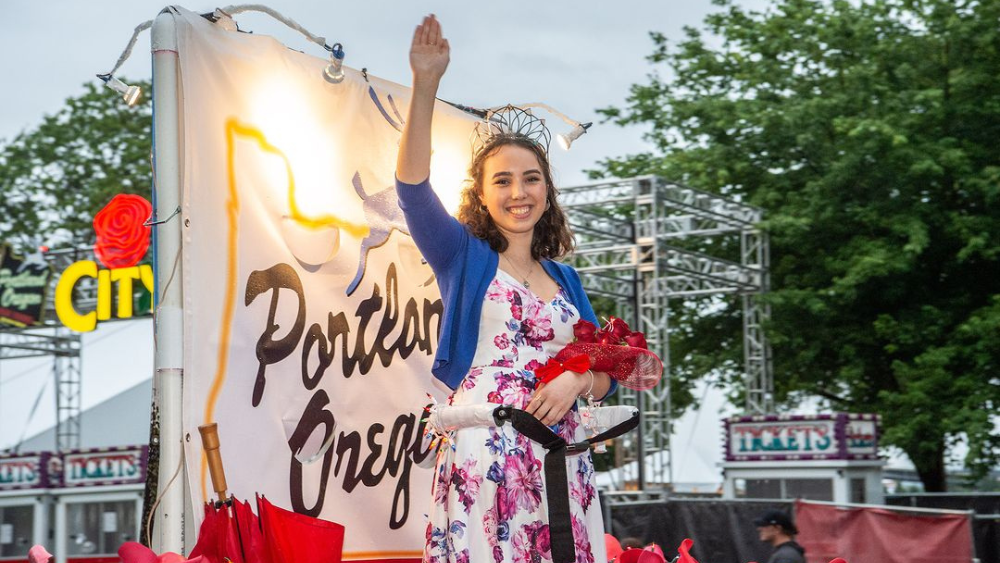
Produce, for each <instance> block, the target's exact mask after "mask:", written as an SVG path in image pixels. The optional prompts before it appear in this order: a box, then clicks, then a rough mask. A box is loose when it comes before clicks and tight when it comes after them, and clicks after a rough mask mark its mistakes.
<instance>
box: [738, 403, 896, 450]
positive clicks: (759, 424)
mask: <svg viewBox="0 0 1000 563" xmlns="http://www.w3.org/2000/svg"><path fill="white" fill-rule="evenodd" d="M724 424H725V433H726V434H725V435H726V460H727V461H765V460H785V461H796V460H814V459H876V458H877V457H878V417H877V416H876V415H870V414H853V413H836V414H819V415H784V416H782V415H771V416H750V417H733V418H730V419H727V420H726V421H725V423H724Z"/></svg>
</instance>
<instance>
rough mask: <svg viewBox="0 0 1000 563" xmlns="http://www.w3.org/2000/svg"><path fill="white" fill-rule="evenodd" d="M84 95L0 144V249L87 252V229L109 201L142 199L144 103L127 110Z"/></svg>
mask: <svg viewBox="0 0 1000 563" xmlns="http://www.w3.org/2000/svg"><path fill="white" fill-rule="evenodd" d="M136 85H138V86H141V87H142V89H143V92H144V93H149V92H150V91H151V90H150V85H149V83H137V84H136ZM85 90H86V91H85V93H84V94H82V95H80V96H77V97H72V98H69V99H68V100H66V106H65V107H64V108H63V109H61V110H60V111H59V112H58V113H56V114H55V115H50V116H45V117H44V118H43V120H42V123H41V124H40V125H38V127H36V128H34V129H30V130H27V131H25V132H22V133H21V134H19V135H17V136H16V137H14V139H13V140H11V141H10V142H0V193H3V198H0V241H9V242H11V243H12V244H14V246H15V247H16V248H17V249H18V250H21V251H24V250H33V249H34V248H35V247H37V246H38V245H40V244H46V245H48V246H51V247H56V246H75V245H89V244H93V242H94V232H93V229H92V227H91V221H92V220H93V217H94V215H95V214H96V213H97V212H98V211H100V210H101V208H102V207H104V205H105V204H107V202H108V201H109V200H110V199H111V198H112V197H113V196H114V195H115V194H119V193H136V194H140V195H142V196H144V197H147V198H148V197H150V189H151V182H152V174H151V166H150V154H151V153H150V150H151V139H152V137H151V133H150V131H151V128H152V107H151V103H150V97H149V96H148V95H144V96H143V99H142V100H141V101H140V102H139V104H137V105H136V106H133V107H128V106H126V105H125V104H124V103H123V102H122V100H121V97H120V96H117V95H115V94H114V93H113V92H111V91H110V90H108V89H106V88H104V87H100V88H99V87H98V86H96V85H95V84H94V83H89V84H86V85H85Z"/></svg>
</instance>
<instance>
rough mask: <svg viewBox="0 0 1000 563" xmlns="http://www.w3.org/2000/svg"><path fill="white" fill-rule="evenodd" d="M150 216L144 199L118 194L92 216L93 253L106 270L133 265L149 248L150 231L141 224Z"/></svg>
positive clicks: (151, 212)
mask: <svg viewBox="0 0 1000 563" xmlns="http://www.w3.org/2000/svg"><path fill="white" fill-rule="evenodd" d="M152 214H153V206H152V205H150V203H149V202H148V201H146V199H145V198H143V197H142V196H138V195H132V194H118V195H116V196H115V197H113V198H111V201H109V202H108V204H107V205H106V206H104V209H102V210H100V211H99V212H98V213H97V215H95V216H94V232H96V233H97V243H95V244H94V254H96V255H97V259H98V260H100V261H101V263H102V264H104V265H105V266H107V267H108V268H111V269H114V268H128V267H130V266H135V265H136V264H138V263H139V261H140V260H142V257H143V256H145V255H146V250H148V249H149V234H150V232H151V229H150V228H149V227H147V226H145V225H144V224H143V223H145V222H146V219H148V218H149V216H150V215H152Z"/></svg>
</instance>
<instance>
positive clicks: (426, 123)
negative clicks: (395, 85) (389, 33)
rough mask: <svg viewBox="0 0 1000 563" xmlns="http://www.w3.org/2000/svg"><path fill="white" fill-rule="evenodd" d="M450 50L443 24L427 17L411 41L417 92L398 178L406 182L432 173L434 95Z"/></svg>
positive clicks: (406, 127) (405, 129)
mask: <svg viewBox="0 0 1000 563" xmlns="http://www.w3.org/2000/svg"><path fill="white" fill-rule="evenodd" d="M449 54H450V48H449V47H448V40H447V39H445V38H444V37H443V36H442V35H441V24H440V23H438V21H437V18H436V17H434V15H433V14H432V15H429V16H427V17H425V18H424V21H423V22H421V23H420V25H418V26H417V29H416V30H415V31H414V32H413V42H412V43H411V44H410V69H411V70H412V71H413V95H412V96H411V97H410V112H409V114H408V115H407V118H406V124H405V125H404V126H403V137H402V139H400V141H399V156H398V157H397V159H396V178H397V179H399V180H400V181H401V182H404V183H406V184H419V183H420V182H423V181H424V180H426V179H427V178H428V177H429V176H430V172H431V121H432V118H433V116H434V99H435V97H436V96H437V90H438V85H439V84H440V83H441V77H442V76H444V71H445V70H446V69H447V68H448V60H449Z"/></svg>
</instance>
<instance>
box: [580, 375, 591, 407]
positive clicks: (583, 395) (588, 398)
mask: <svg viewBox="0 0 1000 563" xmlns="http://www.w3.org/2000/svg"><path fill="white" fill-rule="evenodd" d="M587 373H589V374H590V389H587V392H586V393H584V394H582V395H580V396H581V397H583V398H584V399H587V400H588V401H593V400H594V395H593V392H594V370H590V369H588V370H587Z"/></svg>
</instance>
